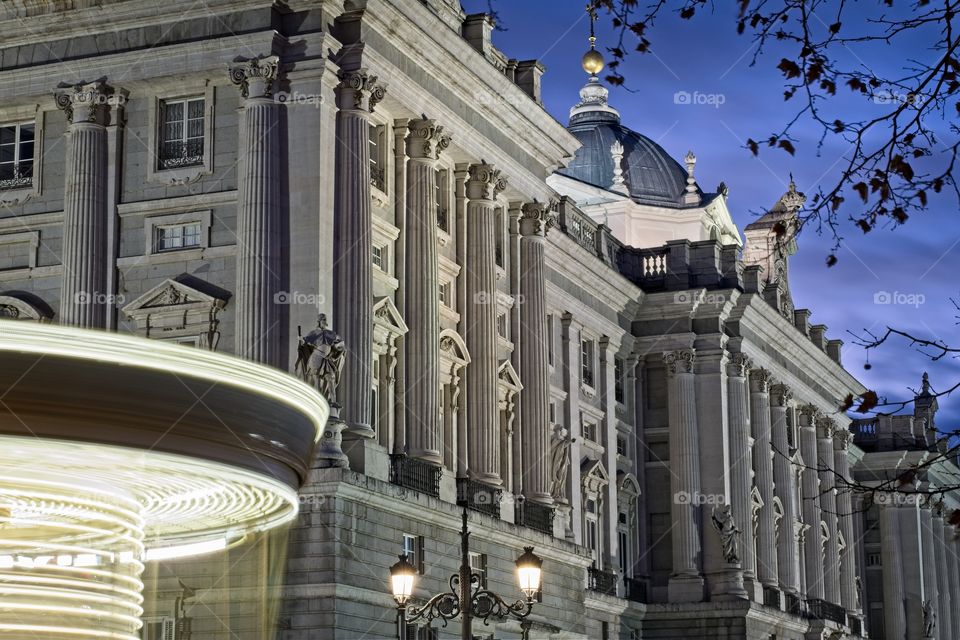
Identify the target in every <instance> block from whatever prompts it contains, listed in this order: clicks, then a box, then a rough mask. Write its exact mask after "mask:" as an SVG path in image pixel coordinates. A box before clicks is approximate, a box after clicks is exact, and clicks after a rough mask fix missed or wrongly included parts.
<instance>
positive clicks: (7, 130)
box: [0, 127, 17, 144]
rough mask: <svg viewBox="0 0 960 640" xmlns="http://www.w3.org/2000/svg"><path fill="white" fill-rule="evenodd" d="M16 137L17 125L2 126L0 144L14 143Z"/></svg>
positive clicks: (0, 128)
mask: <svg viewBox="0 0 960 640" xmlns="http://www.w3.org/2000/svg"><path fill="white" fill-rule="evenodd" d="M16 139H17V128H16V127H0V144H13V143H14V142H15V141H16Z"/></svg>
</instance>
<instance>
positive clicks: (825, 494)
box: [816, 418, 840, 604]
mask: <svg viewBox="0 0 960 640" xmlns="http://www.w3.org/2000/svg"><path fill="white" fill-rule="evenodd" d="M836 428H837V423H836V422H834V420H833V419H832V418H820V419H819V420H817V462H816V466H817V469H818V473H819V475H820V509H821V516H820V517H821V518H822V519H823V521H824V522H825V523H826V524H827V535H828V537H827V539H826V541H825V544H824V552H823V599H824V600H826V601H827V602H831V603H833V604H840V566H839V565H840V545H839V544H838V543H839V540H838V539H837V531H838V530H839V529H838V527H837V492H836V487H835V485H836V482H835V478H834V475H833V474H834V469H833V432H834V430H835V429H836Z"/></svg>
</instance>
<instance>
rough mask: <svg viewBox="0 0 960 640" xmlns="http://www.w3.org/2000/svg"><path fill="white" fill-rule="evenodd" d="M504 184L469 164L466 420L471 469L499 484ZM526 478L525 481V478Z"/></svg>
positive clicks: (493, 171)
mask: <svg viewBox="0 0 960 640" xmlns="http://www.w3.org/2000/svg"><path fill="white" fill-rule="evenodd" d="M505 188H506V181H505V180H504V179H503V178H502V177H501V175H500V171H499V170H498V169H494V168H493V167H492V166H490V165H488V164H473V165H470V174H469V177H468V178H467V198H468V200H469V204H468V205H467V242H468V245H467V264H466V272H467V307H466V309H464V312H465V313H466V314H467V315H468V319H467V324H466V327H467V331H466V334H467V335H466V342H467V350H468V351H469V352H470V358H471V362H470V366H469V367H467V403H468V410H467V422H468V429H469V434H470V442H469V456H470V475H471V477H473V478H474V479H476V480H479V481H480V482H485V483H487V484H490V485H494V486H499V485H500V484H501V483H502V480H501V478H500V419H499V415H498V410H497V368H498V362H497V272H496V236H495V233H496V214H495V211H494V200H495V198H496V197H497V194H499V193H500V192H501V191H503V190H504V189H505ZM524 484H526V483H524Z"/></svg>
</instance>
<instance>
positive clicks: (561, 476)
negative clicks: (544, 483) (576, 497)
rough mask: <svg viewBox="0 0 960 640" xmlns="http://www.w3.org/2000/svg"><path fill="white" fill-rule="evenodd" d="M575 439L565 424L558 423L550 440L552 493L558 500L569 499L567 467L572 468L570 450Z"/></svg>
mask: <svg viewBox="0 0 960 640" xmlns="http://www.w3.org/2000/svg"><path fill="white" fill-rule="evenodd" d="M571 442H573V439H572V438H570V436H569V435H567V430H566V428H564V427H563V425H556V426H555V427H554V429H553V438H552V439H551V442H550V478H551V481H550V495H552V496H553V498H554V499H555V500H557V501H558V502H566V499H567V469H569V468H570V456H569V455H568V450H569V449H570V443H571Z"/></svg>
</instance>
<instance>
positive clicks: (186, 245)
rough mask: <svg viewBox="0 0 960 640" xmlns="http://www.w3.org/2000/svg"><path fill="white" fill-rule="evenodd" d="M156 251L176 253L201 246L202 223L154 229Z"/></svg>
mask: <svg viewBox="0 0 960 640" xmlns="http://www.w3.org/2000/svg"><path fill="white" fill-rule="evenodd" d="M154 232H155V233H156V238H155V247H156V251H158V252H159V251H176V250H177V249H192V248H195V247H199V246H200V234H201V233H202V232H203V225H202V224H201V223H200V222H189V223H186V224H172V225H165V226H158V227H154Z"/></svg>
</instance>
